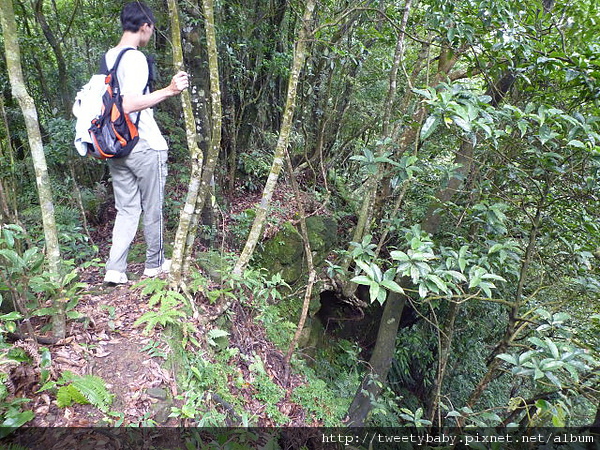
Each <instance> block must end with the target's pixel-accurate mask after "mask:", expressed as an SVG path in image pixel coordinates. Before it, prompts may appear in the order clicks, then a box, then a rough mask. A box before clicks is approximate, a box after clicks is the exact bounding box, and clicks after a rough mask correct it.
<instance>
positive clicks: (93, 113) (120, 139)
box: [73, 47, 140, 159]
mask: <svg viewBox="0 0 600 450" xmlns="http://www.w3.org/2000/svg"><path fill="white" fill-rule="evenodd" d="M128 50H133V48H131V47H129V48H125V49H123V50H122V51H121V52H120V53H119V55H118V56H117V59H116V61H115V64H114V65H113V67H112V68H111V69H110V70H108V69H107V67H106V62H105V61H106V59H105V58H106V57H105V58H104V60H103V63H102V65H101V72H103V74H97V75H93V76H92V77H91V78H90V81H89V82H88V83H87V84H86V85H85V86H83V88H82V89H81V90H80V91H79V92H78V93H77V96H76V98H75V103H74V104H73V114H74V115H75V117H76V118H77V121H76V124H75V142H74V144H75V148H76V149H77V152H78V153H79V154H80V155H81V156H86V155H88V154H89V155H92V156H95V157H96V158H100V159H106V158H124V157H125V156H127V155H129V153H131V150H132V149H133V147H135V145H136V144H137V142H138V140H139V134H138V124H139V120H140V114H138V115H137V119H136V121H135V123H134V122H132V121H131V119H130V118H129V115H128V114H125V113H124V112H123V105H122V102H123V99H122V97H121V93H120V88H119V80H118V79H117V68H118V67H119V63H120V62H121V58H122V57H123V55H124V54H125V52H127V51H128Z"/></svg>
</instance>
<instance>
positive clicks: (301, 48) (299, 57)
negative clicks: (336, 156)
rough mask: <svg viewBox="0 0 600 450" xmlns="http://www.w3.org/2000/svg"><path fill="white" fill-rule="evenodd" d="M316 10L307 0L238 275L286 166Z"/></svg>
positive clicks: (237, 269) (237, 271)
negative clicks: (267, 168) (274, 141)
mask: <svg viewBox="0 0 600 450" xmlns="http://www.w3.org/2000/svg"><path fill="white" fill-rule="evenodd" d="M314 9H315V1H314V0H307V2H306V4H305V8H304V15H303V19H302V28H301V29H300V33H299V36H298V42H297V44H296V48H295V50H294V60H293V63H292V70H291V73H290V79H289V82H288V92H287V99H286V104H285V109H284V113H283V120H282V123H281V129H280V132H279V138H278V140H277V146H276V148H275V155H274V157H273V164H272V165H271V171H270V173H269V177H268V178H267V182H266V184H265V188H264V190H263V194H262V199H261V201H260V204H259V205H258V206H257V210H256V217H255V219H254V222H253V223H252V228H251V230H250V233H249V235H248V239H247V240H246V245H245V246H244V249H243V250H242V254H241V255H240V257H239V258H238V260H237V262H236V264H235V267H234V269H233V273H235V274H237V275H241V274H242V272H243V271H244V269H245V268H246V266H247V265H248V263H249V262H250V258H251V257H252V254H253V253H254V248H255V247H256V244H257V243H258V240H259V239H260V236H261V234H262V230H263V227H264V224H265V221H266V218H267V212H268V209H269V205H270V202H271V198H272V197H273V193H274V192H275V187H276V185H277V179H278V178H279V173H280V172H281V168H282V166H283V161H284V158H285V152H286V150H287V146H288V142H289V137H290V132H291V129H292V119H293V117H294V110H295V108H296V96H297V88H298V79H299V77H300V72H301V70H302V67H303V66H304V61H305V59H306V55H305V51H306V43H307V39H308V37H309V36H310V34H311V31H310V29H309V27H310V21H311V19H312V16H313V12H314Z"/></svg>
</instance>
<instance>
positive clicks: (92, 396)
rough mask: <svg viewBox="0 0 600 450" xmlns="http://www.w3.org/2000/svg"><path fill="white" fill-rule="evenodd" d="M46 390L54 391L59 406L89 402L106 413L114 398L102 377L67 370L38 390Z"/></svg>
mask: <svg viewBox="0 0 600 450" xmlns="http://www.w3.org/2000/svg"><path fill="white" fill-rule="evenodd" d="M46 390H53V391H56V401H57V405H58V406H59V407H61V408H63V407H65V406H71V405H72V404H73V403H79V404H81V405H87V404H90V405H93V406H94V407H96V408H98V409H99V410H100V411H102V412H104V413H106V412H108V410H109V407H110V405H111V404H112V401H113V398H114V395H113V394H111V393H110V392H109V391H108V389H107V388H106V384H105V383H104V380H103V379H102V378H100V377H97V376H95V375H84V376H80V375H77V374H74V373H73V372H70V371H68V370H66V371H64V372H63V373H62V375H61V376H60V378H59V379H58V380H57V381H49V382H47V383H45V384H44V385H43V386H42V387H41V388H40V390H39V392H42V391H46Z"/></svg>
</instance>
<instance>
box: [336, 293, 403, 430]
mask: <svg viewBox="0 0 600 450" xmlns="http://www.w3.org/2000/svg"><path fill="white" fill-rule="evenodd" d="M405 302H406V299H405V297H404V296H403V295H402V294H397V293H395V292H390V293H389V295H388V299H387V300H386V302H385V308H384V310H383V315H382V316H381V322H380V323H381V324H380V325H379V331H378V333H377V341H376V343H375V349H374V350H373V355H371V359H370V360H369V370H368V372H367V374H366V375H365V377H364V378H363V381H362V383H361V384H360V386H359V387H358V390H357V391H356V394H355V396H354V400H353V401H352V404H351V405H350V408H349V410H348V422H347V424H348V426H349V427H362V426H364V425H365V421H366V419H367V416H368V414H369V412H370V411H371V409H372V407H373V405H372V399H374V398H377V396H379V393H380V392H381V389H382V387H383V385H384V384H385V383H386V380H387V376H388V372H389V370H390V367H391V364H392V359H393V358H394V352H395V350H396V335H397V334H398V327H399V326H400V317H401V316H402V311H403V309H404V304H405Z"/></svg>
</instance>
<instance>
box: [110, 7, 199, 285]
mask: <svg viewBox="0 0 600 450" xmlns="http://www.w3.org/2000/svg"><path fill="white" fill-rule="evenodd" d="M154 24H155V19H154V15H153V14H152V11H151V10H150V8H149V7H148V6H147V5H146V4H144V3H143V2H140V1H134V2H131V3H127V4H126V5H125V6H124V7H123V10H122V11H121V26H122V29H123V34H122V36H121V40H120V41H119V43H118V45H117V46H116V47H114V48H112V49H110V50H109V51H108V52H107V53H106V65H107V67H108V68H109V69H110V68H111V67H112V66H113V64H114V63H115V60H116V58H117V56H118V55H119V53H120V52H121V51H122V50H123V49H124V48H127V47H131V48H134V49H135V50H130V51H127V52H126V53H125V54H123V57H122V59H121V61H120V63H119V66H118V68H117V79H118V81H119V84H120V88H121V95H122V98H123V110H124V112H125V113H126V114H129V115H130V118H131V120H132V121H134V120H135V119H137V115H138V114H139V115H140V116H139V123H138V132H139V141H138V143H137V144H136V145H135V147H134V148H133V150H132V151H131V153H130V154H129V156H127V157H124V158H111V159H108V160H107V163H108V166H109V169H110V175H111V178H112V183H113V190H114V194H115V206H116V208H117V218H116V220H115V224H114V228H113V234H112V246H111V249H110V255H109V258H108V261H107V263H106V275H105V277H104V281H105V282H106V283H114V284H120V283H127V281H128V280H127V275H126V273H125V271H126V269H127V254H128V252H129V247H130V245H131V243H132V241H133V239H134V238H135V234H136V232H137V229H138V224H139V219H140V214H141V212H142V211H143V213H144V215H143V225H144V239H145V241H146V267H145V269H144V275H145V276H156V275H159V274H161V273H166V272H168V271H169V268H170V265H171V261H170V260H166V259H165V256H164V247H163V214H162V209H163V200H164V187H165V178H166V176H167V151H168V147H167V141H166V140H165V138H164V137H163V136H162V134H161V132H160V130H159V128H158V125H157V124H156V121H155V120H154V115H153V111H152V107H153V106H155V105H156V104H158V103H160V102H162V101H163V100H165V99H167V98H169V97H172V96H175V95H178V94H180V93H181V91H183V90H184V89H186V88H187V87H188V75H187V73H185V72H183V71H180V72H178V73H177V74H176V75H175V76H173V78H172V80H171V83H170V84H169V85H168V86H167V87H165V88H163V89H159V90H156V91H153V92H150V90H149V88H148V83H149V77H150V70H149V65H148V62H147V60H146V57H145V56H144V54H143V53H142V52H140V51H139V50H137V49H138V47H144V46H146V45H147V44H148V42H149V41H150V38H151V37H152V34H153V32H154Z"/></svg>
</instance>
